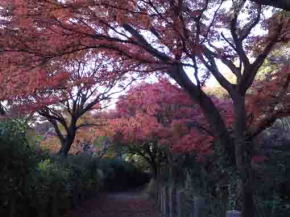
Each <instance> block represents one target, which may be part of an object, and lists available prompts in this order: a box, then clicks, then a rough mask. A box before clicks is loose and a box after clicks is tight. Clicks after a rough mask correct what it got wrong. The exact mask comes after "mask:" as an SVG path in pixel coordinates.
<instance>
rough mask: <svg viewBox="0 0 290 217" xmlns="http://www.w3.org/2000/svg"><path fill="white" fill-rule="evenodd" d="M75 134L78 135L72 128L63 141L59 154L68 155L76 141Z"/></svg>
mask: <svg viewBox="0 0 290 217" xmlns="http://www.w3.org/2000/svg"><path fill="white" fill-rule="evenodd" d="M75 136H76V130H74V129H70V130H69V132H68V133H67V135H66V137H65V139H64V140H63V142H62V143H61V148H60V150H59V152H58V154H59V155H61V156H63V157H66V156H67V155H68V152H69V151H70V148H71V146H72V144H73V142H74V139H75Z"/></svg>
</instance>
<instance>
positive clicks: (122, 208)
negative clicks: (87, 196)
mask: <svg viewBox="0 0 290 217" xmlns="http://www.w3.org/2000/svg"><path fill="white" fill-rule="evenodd" d="M159 216H160V215H159V214H158V211H157V209H156V208H155V207H154V201H152V200H150V199H149V198H148V196H147V195H146V194H143V193H142V192H140V191H132V192H117V193H103V194H100V195H99V196H98V197H97V198H95V199H91V200H88V201H86V202H84V203H83V204H82V205H81V206H80V207H78V208H76V209H73V210H71V211H70V212H69V213H68V215H67V217H159Z"/></svg>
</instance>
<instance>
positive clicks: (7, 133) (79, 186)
mask: <svg viewBox="0 0 290 217" xmlns="http://www.w3.org/2000/svg"><path fill="white" fill-rule="evenodd" d="M0 174H1V176H0V186H1V188H0V216H5V217H59V216H62V214H64V213H65V212H66V211H67V210H68V209H70V208H72V207H75V206H78V205H79V204H80V203H81V201H83V200H85V199H87V198H89V197H91V196H96V195H97V194H98V192H100V191H102V190H126V189H128V188H129V187H134V186H139V185H141V184H144V183H145V182H146V181H147V180H148V175H146V174H144V173H142V172H140V171H139V170H138V169H137V168H136V167H134V166H133V165H131V164H129V163H127V162H124V161H121V160H116V159H114V160H112V159H105V160H102V159H99V158H97V157H94V156H92V155H88V154H79V155H69V156H67V157H66V158H63V157H60V156H58V155H51V154H48V153H47V152H43V151H41V150H40V149H38V148H37V147H35V146H33V144H29V142H28V139H27V135H26V126H25V124H23V123H22V122H21V121H15V120H14V121H4V122H0ZM136 177H138V178H136Z"/></svg>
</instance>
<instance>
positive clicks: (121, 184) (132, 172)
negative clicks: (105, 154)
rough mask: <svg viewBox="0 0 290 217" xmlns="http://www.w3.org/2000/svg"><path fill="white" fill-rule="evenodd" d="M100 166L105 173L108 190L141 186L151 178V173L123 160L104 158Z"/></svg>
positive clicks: (105, 183)
mask: <svg viewBox="0 0 290 217" xmlns="http://www.w3.org/2000/svg"><path fill="white" fill-rule="evenodd" d="M100 168H101V169H102V171H103V173H104V185H105V186H104V187H105V189H106V190H111V191H121V190H127V189H129V188H134V187H139V186H141V185H144V184H145V183H147V182H148V181H149V179H150V175H148V174H146V173H144V172H142V171H140V170H139V169H137V168H136V167H135V166H134V165H133V164H130V163H128V162H126V161H123V160H118V159H104V160H102V161H100Z"/></svg>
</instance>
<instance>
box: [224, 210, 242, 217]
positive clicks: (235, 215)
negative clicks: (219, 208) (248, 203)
mask: <svg viewBox="0 0 290 217" xmlns="http://www.w3.org/2000/svg"><path fill="white" fill-rule="evenodd" d="M226 217H241V212H240V211H238V210H229V211H227V214H226Z"/></svg>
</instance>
